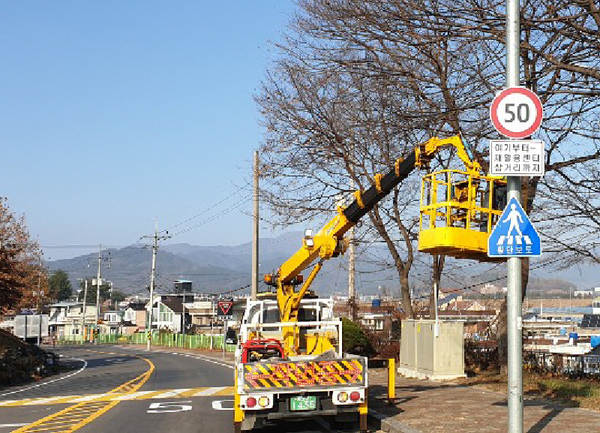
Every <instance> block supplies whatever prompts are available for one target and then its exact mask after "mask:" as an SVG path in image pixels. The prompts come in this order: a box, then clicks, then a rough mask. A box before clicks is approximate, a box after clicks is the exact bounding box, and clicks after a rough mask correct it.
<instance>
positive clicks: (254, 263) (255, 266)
mask: <svg viewBox="0 0 600 433" xmlns="http://www.w3.org/2000/svg"><path fill="white" fill-rule="evenodd" d="M252 196H253V199H254V217H253V223H254V227H253V235H252V289H251V291H250V299H251V300H252V301H256V298H257V295H258V228H259V214H258V211H259V209H258V151H257V150H255V151H254V191H253V194H252Z"/></svg>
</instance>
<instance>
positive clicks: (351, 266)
mask: <svg viewBox="0 0 600 433" xmlns="http://www.w3.org/2000/svg"><path fill="white" fill-rule="evenodd" d="M348 240H349V244H348V305H349V306H350V318H351V319H352V321H355V320H356V309H357V307H358V306H357V304H356V278H355V277H356V249H355V246H354V227H352V228H351V229H350V233H349V236H348Z"/></svg>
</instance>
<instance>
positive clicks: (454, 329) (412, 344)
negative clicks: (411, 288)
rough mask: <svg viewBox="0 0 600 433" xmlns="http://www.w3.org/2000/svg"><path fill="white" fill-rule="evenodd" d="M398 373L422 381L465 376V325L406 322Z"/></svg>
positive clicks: (439, 322) (441, 322)
mask: <svg viewBox="0 0 600 433" xmlns="http://www.w3.org/2000/svg"><path fill="white" fill-rule="evenodd" d="M401 326H402V338H401V340H400V362H399V364H398V373H400V374H402V375H403V376H406V377H416V378H419V379H431V380H446V379H455V378H457V377H465V353H464V352H465V350H464V340H463V324H462V322H443V321H438V322H437V324H436V321H435V320H403V321H402V325H401Z"/></svg>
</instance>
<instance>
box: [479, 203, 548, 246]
mask: <svg viewBox="0 0 600 433" xmlns="http://www.w3.org/2000/svg"><path fill="white" fill-rule="evenodd" d="M541 255H542V243H541V241H540V235H538V233H537V231H536V230H535V227H533V224H531V221H530V220H529V218H528V217H527V214H526V213H525V211H524V210H523V208H522V207H521V205H520V204H519V202H518V201H517V200H516V199H514V198H511V199H510V201H509V202H508V204H507V205H506V207H505V208H504V212H502V215H501V216H500V219H499V220H498V223H496V226H495V227H494V229H493V230H492V233H491V234H490V237H489V238H488V256H489V257H537V256H541Z"/></svg>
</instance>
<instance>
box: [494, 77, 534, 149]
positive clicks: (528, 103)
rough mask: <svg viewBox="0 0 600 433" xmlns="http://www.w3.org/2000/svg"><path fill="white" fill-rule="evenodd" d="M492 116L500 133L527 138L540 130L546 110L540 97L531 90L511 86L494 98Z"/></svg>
mask: <svg viewBox="0 0 600 433" xmlns="http://www.w3.org/2000/svg"><path fill="white" fill-rule="evenodd" d="M490 117H491V119H492V124H493V125H494V127H495V128H496V130H497V131H498V132H499V133H500V134H502V135H504V136H506V137H508V138H525V137H528V136H530V135H532V134H533V133H534V132H535V131H537V130H538V128H539V127H540V125H541V124H542V118H543V117H544V112H543V109H542V103H541V101H540V98H538V96H537V95H536V94H535V93H533V92H532V91H531V90H529V89H527V88H525V87H510V88H508V89H504V90H503V91H502V92H500V93H498V95H497V96H496V97H495V98H494V101H493V102H492V107H491V109H490Z"/></svg>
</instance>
